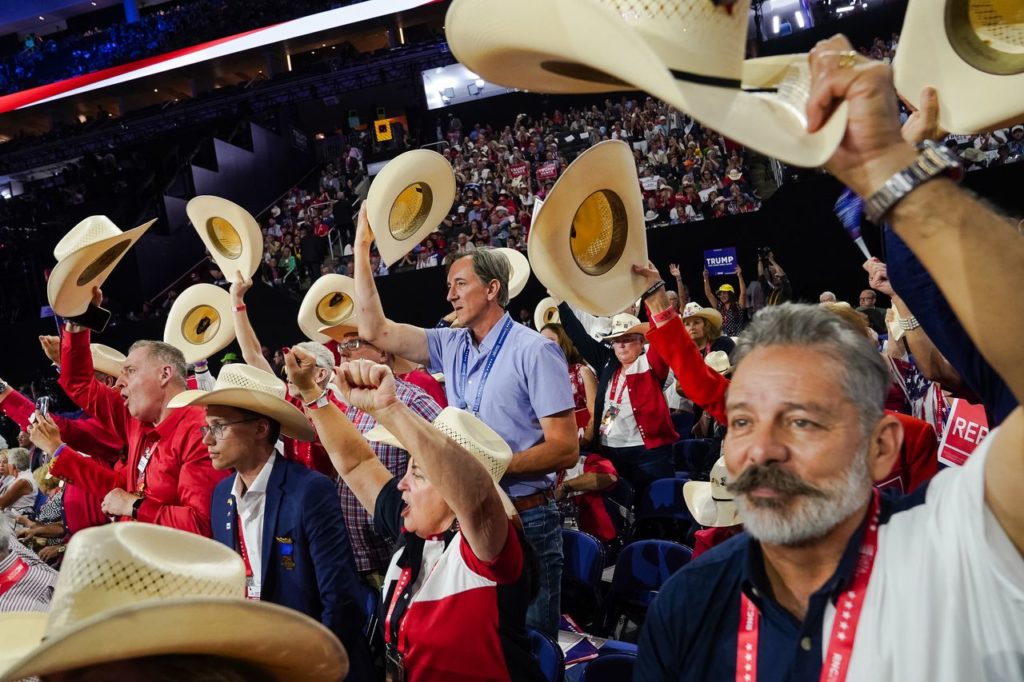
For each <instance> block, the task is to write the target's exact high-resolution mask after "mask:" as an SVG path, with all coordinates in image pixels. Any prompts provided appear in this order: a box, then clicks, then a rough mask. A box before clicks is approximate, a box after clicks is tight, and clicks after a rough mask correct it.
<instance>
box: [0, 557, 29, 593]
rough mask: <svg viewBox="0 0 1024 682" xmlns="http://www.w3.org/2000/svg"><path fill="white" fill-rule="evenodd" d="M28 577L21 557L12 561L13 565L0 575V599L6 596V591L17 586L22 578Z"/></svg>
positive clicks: (25, 565)
mask: <svg viewBox="0 0 1024 682" xmlns="http://www.w3.org/2000/svg"><path fill="white" fill-rule="evenodd" d="M26 575H28V564H26V563H25V560H24V559H22V558H21V557H18V558H17V559H15V560H14V563H13V564H11V565H10V566H8V567H7V570H5V571H4V572H3V573H0V597H2V596H4V595H5V594H7V591H8V590H9V589H11V588H12V587H14V586H15V585H17V584H18V581H20V580H21V579H22V578H24V577H25V576H26Z"/></svg>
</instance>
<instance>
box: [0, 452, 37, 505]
mask: <svg viewBox="0 0 1024 682" xmlns="http://www.w3.org/2000/svg"><path fill="white" fill-rule="evenodd" d="M31 461H32V459H31V457H30V455H29V454H28V450H26V449H25V448H12V449H10V450H8V451H7V470H8V472H9V475H10V476H12V477H13V480H12V481H11V483H10V484H9V485H8V486H7V488H6V489H5V490H4V492H3V493H2V494H0V510H4V509H10V510H11V511H13V512H14V513H15V514H21V515H23V516H24V515H26V514H31V513H32V512H33V511H34V510H35V506H36V491H37V490H38V489H39V487H38V486H37V485H36V481H35V479H34V478H33V477H32V470H31V469H30V468H29V465H30V463H31Z"/></svg>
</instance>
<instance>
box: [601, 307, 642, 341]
mask: <svg viewBox="0 0 1024 682" xmlns="http://www.w3.org/2000/svg"><path fill="white" fill-rule="evenodd" d="M639 324H640V319H639V318H638V317H636V316H635V315H630V314H629V313H619V314H618V315H616V316H615V317H613V318H612V330H611V332H610V333H609V336H612V335H615V334H621V333H622V332H624V331H626V330H627V329H632V328H633V327H636V326H638V325H639Z"/></svg>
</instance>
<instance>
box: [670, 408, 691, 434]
mask: <svg viewBox="0 0 1024 682" xmlns="http://www.w3.org/2000/svg"><path fill="white" fill-rule="evenodd" d="M672 426H674V427H675V429H676V433H678V434H679V438H680V439H684V438H689V437H690V431H691V430H692V429H693V413H692V412H677V413H675V414H673V415H672Z"/></svg>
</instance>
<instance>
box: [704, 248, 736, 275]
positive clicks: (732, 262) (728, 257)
mask: <svg viewBox="0 0 1024 682" xmlns="http://www.w3.org/2000/svg"><path fill="white" fill-rule="evenodd" d="M704 267H705V268H707V270H708V272H709V273H711V274H712V275H733V274H735V273H736V248H735V247H733V246H727V247H725V248H723V249H711V250H710V251H705V252H704Z"/></svg>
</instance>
